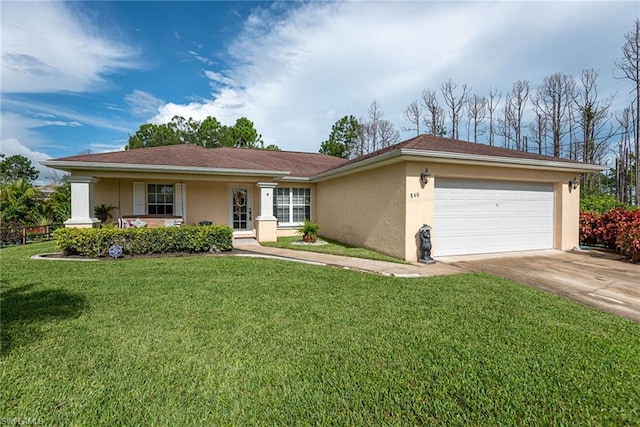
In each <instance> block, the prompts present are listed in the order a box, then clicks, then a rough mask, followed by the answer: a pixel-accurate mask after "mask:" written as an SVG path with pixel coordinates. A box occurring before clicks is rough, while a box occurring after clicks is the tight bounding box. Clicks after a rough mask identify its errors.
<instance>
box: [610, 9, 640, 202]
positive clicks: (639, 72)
mask: <svg viewBox="0 0 640 427" xmlns="http://www.w3.org/2000/svg"><path fill="white" fill-rule="evenodd" d="M624 38H625V43H624V45H623V46H622V59H621V60H619V61H616V62H615V64H616V67H618V69H620V70H621V71H622V72H623V73H624V78H626V79H629V80H631V81H632V82H633V83H634V84H635V95H636V99H635V101H634V102H635V114H634V115H633V119H634V122H635V123H634V124H635V126H634V128H633V129H634V131H633V134H634V140H635V159H636V168H635V169H636V170H635V203H636V206H640V192H639V191H638V184H639V183H640V167H638V166H639V165H638V163H639V162H638V159H639V158H640V19H637V20H636V21H635V23H634V27H633V29H632V30H631V31H629V32H628V33H626V34H625V35H624Z"/></svg>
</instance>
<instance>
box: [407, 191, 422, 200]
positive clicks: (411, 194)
mask: <svg viewBox="0 0 640 427" xmlns="http://www.w3.org/2000/svg"><path fill="white" fill-rule="evenodd" d="M409 196H410V197H411V198H412V199H416V198H418V197H420V193H418V192H416V193H410V194H409Z"/></svg>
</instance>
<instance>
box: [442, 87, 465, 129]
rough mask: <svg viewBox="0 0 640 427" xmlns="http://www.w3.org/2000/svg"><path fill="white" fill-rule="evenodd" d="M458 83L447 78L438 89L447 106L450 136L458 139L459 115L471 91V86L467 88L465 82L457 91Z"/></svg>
mask: <svg viewBox="0 0 640 427" xmlns="http://www.w3.org/2000/svg"><path fill="white" fill-rule="evenodd" d="M458 86H460V85H459V84H458V83H456V82H454V81H452V80H451V79H449V80H447V81H446V82H445V83H443V84H442V85H441V86H440V91H441V92H442V96H443V97H444V102H445V104H447V107H449V118H450V119H451V138H453V139H460V133H459V127H460V119H461V117H460V115H461V111H462V106H463V105H464V104H465V101H466V100H467V96H468V95H469V92H470V91H471V88H467V84H466V83H463V84H462V85H461V86H460V89H461V90H460V91H458Z"/></svg>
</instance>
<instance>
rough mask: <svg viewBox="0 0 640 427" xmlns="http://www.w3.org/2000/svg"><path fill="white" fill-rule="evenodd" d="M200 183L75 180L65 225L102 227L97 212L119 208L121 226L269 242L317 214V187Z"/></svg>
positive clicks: (115, 214)
mask: <svg viewBox="0 0 640 427" xmlns="http://www.w3.org/2000/svg"><path fill="white" fill-rule="evenodd" d="M199 178H200V179H194V178H193V177H185V176H171V175H166V176H132V177H126V178H124V177H110V176H95V175H91V176H90V175H72V176H70V177H69V181H70V182H71V199H72V202H71V218H70V219H69V220H67V221H66V222H65V225H66V226H67V227H95V226H97V225H99V224H101V222H100V220H98V219H97V218H96V216H95V213H94V207H95V206H98V205H101V204H104V205H107V206H109V205H112V206H115V208H114V209H113V210H112V211H111V212H110V213H111V218H109V220H108V222H109V223H114V225H116V226H149V227H152V226H175V225H183V224H184V225H197V224H208V223H211V224H223V225H228V226H229V227H231V228H232V229H233V230H234V237H255V238H256V239H257V240H258V241H260V242H270V241H276V240H277V237H278V236H286V235H293V234H295V230H296V228H297V226H298V225H299V223H300V222H302V220H303V219H304V218H303V217H309V218H310V217H312V215H313V213H312V206H311V196H312V193H313V192H315V186H314V184H306V183H305V184H302V183H296V184H295V188H292V184H291V183H286V182H285V183H283V182H275V180H274V181H266V180H265V181H262V180H259V179H250V178H249V177H239V176H232V177H226V179H221V178H219V177H216V179H212V178H210V177H199ZM278 214H279V216H280V221H278V217H277V216H276V215H278ZM136 224H137V225H136Z"/></svg>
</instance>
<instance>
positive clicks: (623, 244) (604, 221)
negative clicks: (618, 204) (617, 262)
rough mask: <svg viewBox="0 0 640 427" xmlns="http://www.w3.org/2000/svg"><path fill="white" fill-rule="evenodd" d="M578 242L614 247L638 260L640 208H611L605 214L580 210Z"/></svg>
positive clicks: (639, 257) (639, 252)
mask: <svg viewBox="0 0 640 427" xmlns="http://www.w3.org/2000/svg"><path fill="white" fill-rule="evenodd" d="M579 231H580V243H581V244H584V245H592V246H604V247H607V248H610V249H615V250H617V251H618V252H620V253H621V254H623V255H625V256H627V257H629V258H631V259H632V260H634V261H640V210H626V209H624V208H616V209H612V210H610V211H609V212H607V213H605V214H602V215H600V214H598V213H595V212H580V230H579Z"/></svg>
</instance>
